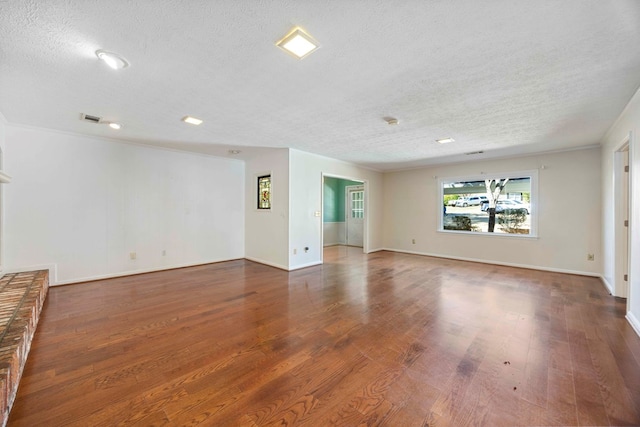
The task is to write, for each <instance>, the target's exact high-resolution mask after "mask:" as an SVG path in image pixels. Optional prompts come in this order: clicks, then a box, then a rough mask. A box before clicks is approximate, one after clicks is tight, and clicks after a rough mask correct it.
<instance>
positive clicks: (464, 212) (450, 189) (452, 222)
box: [440, 171, 537, 236]
mask: <svg viewBox="0 0 640 427" xmlns="http://www.w3.org/2000/svg"><path fill="white" fill-rule="evenodd" d="M536 185H537V173H536V171H532V172H527V173H518V174H505V175H491V176H482V177H469V178H459V177H458V178H450V179H441V180H440V194H441V196H440V197H441V201H442V205H443V206H442V215H441V221H440V229H441V230H442V231H454V232H477V233H496V234H502V235H519V236H532V235H535V222H534V219H535V218H534V217H533V215H532V209H531V206H532V203H535V200H534V194H535V188H536Z"/></svg>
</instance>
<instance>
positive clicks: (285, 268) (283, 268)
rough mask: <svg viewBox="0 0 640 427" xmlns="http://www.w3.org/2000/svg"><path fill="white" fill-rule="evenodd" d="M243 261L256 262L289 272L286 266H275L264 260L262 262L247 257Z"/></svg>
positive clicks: (273, 263)
mask: <svg viewBox="0 0 640 427" xmlns="http://www.w3.org/2000/svg"><path fill="white" fill-rule="evenodd" d="M244 259H246V260H248V261H253V262H257V263H258V264H264V265H268V266H269V267H275V268H279V269H280V270H284V271H289V268H288V267H287V266H284V265H282V264H276V263H275V262H269V261H265V260H262V259H259V258H253V257H248V256H245V257H244Z"/></svg>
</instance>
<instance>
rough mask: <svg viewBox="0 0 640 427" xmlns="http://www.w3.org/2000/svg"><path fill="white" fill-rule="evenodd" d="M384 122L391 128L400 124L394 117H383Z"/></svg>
mask: <svg viewBox="0 0 640 427" xmlns="http://www.w3.org/2000/svg"><path fill="white" fill-rule="evenodd" d="M384 121H385V122H387V124H388V125H392V126H393V125H397V124H398V123H400V121H399V120H398V119H396V118H395V117H385V118H384Z"/></svg>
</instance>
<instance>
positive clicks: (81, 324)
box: [9, 246, 640, 427]
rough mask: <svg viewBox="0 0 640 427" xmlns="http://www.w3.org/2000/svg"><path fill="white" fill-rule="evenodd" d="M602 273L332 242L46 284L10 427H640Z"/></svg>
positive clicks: (625, 349)
mask: <svg viewBox="0 0 640 427" xmlns="http://www.w3.org/2000/svg"><path fill="white" fill-rule="evenodd" d="M624 314H625V301H624V300H619V299H616V298H613V297H611V296H610V295H608V293H607V292H606V291H605V289H604V287H603V285H602V283H601V282H600V280H599V279H597V278H592V277H582V276H573V275H565V274H558V273H550V272H540V271H533V270H523V269H517V268H509V267H500V266H491V265H483V264H476V263H468V262H460V261H452V260H444V259H436V258H429V257H422V256H415V255H406V254H394V253H390V252H378V253H374V254H370V255H363V254H362V253H361V252H360V250H359V249H357V248H347V247H339V246H338V247H331V248H328V249H326V251H325V264H324V265H323V266H318V267H311V268H307V269H304V270H300V271H296V272H293V273H287V272H284V271H281V270H278V269H275V268H271V267H268V266H264V265H260V264H256V263H253V262H249V261H245V260H238V261H231V262H224V263H219V264H211V265H205V266H199V267H193V268H185V269H180V270H172V271H166V272H160V273H151V274H145V275H139V276H131V277H125V278H118V279H110V280H103V281H97V282H90V283H85V284H78V285H71V286H64V287H54V288H51V289H50V292H49V297H48V299H47V301H46V303H45V307H44V310H43V313H42V318H41V320H40V324H39V326H38V330H37V332H36V335H35V338H34V340H33V344H32V349H31V354H30V356H29V359H28V361H27V366H26V368H25V371H24V374H23V378H22V382H21V384H20V388H19V391H18V396H17V399H16V402H15V404H14V407H13V411H12V413H11V417H10V421H9V425H10V426H30V427H33V426H113V425H128V426H129V425H130V426H134V425H135V426H138V425H139V426H160V425H172V426H173V425H176V426H177V425H205V426H209V425H211V426H267V425H308V426H325V425H345V426H359V425H367V426H373V425H385V426H467V425H474V426H515V425H563V426H564V425H639V424H640V415H639V414H640V339H639V338H638V336H637V335H636V334H635V332H634V331H633V330H632V328H631V327H630V326H629V325H628V323H627V321H626V320H625V319H624Z"/></svg>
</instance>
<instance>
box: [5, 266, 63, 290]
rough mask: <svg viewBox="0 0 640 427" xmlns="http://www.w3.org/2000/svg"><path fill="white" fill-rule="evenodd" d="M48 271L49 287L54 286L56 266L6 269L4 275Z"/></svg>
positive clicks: (56, 274)
mask: <svg viewBox="0 0 640 427" xmlns="http://www.w3.org/2000/svg"><path fill="white" fill-rule="evenodd" d="M36 270H49V286H55V285H56V284H57V281H58V265H57V264H38V265H30V266H27V267H20V268H7V269H6V270H4V271H3V273H4V274H10V273H21V272H23V271H36Z"/></svg>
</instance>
